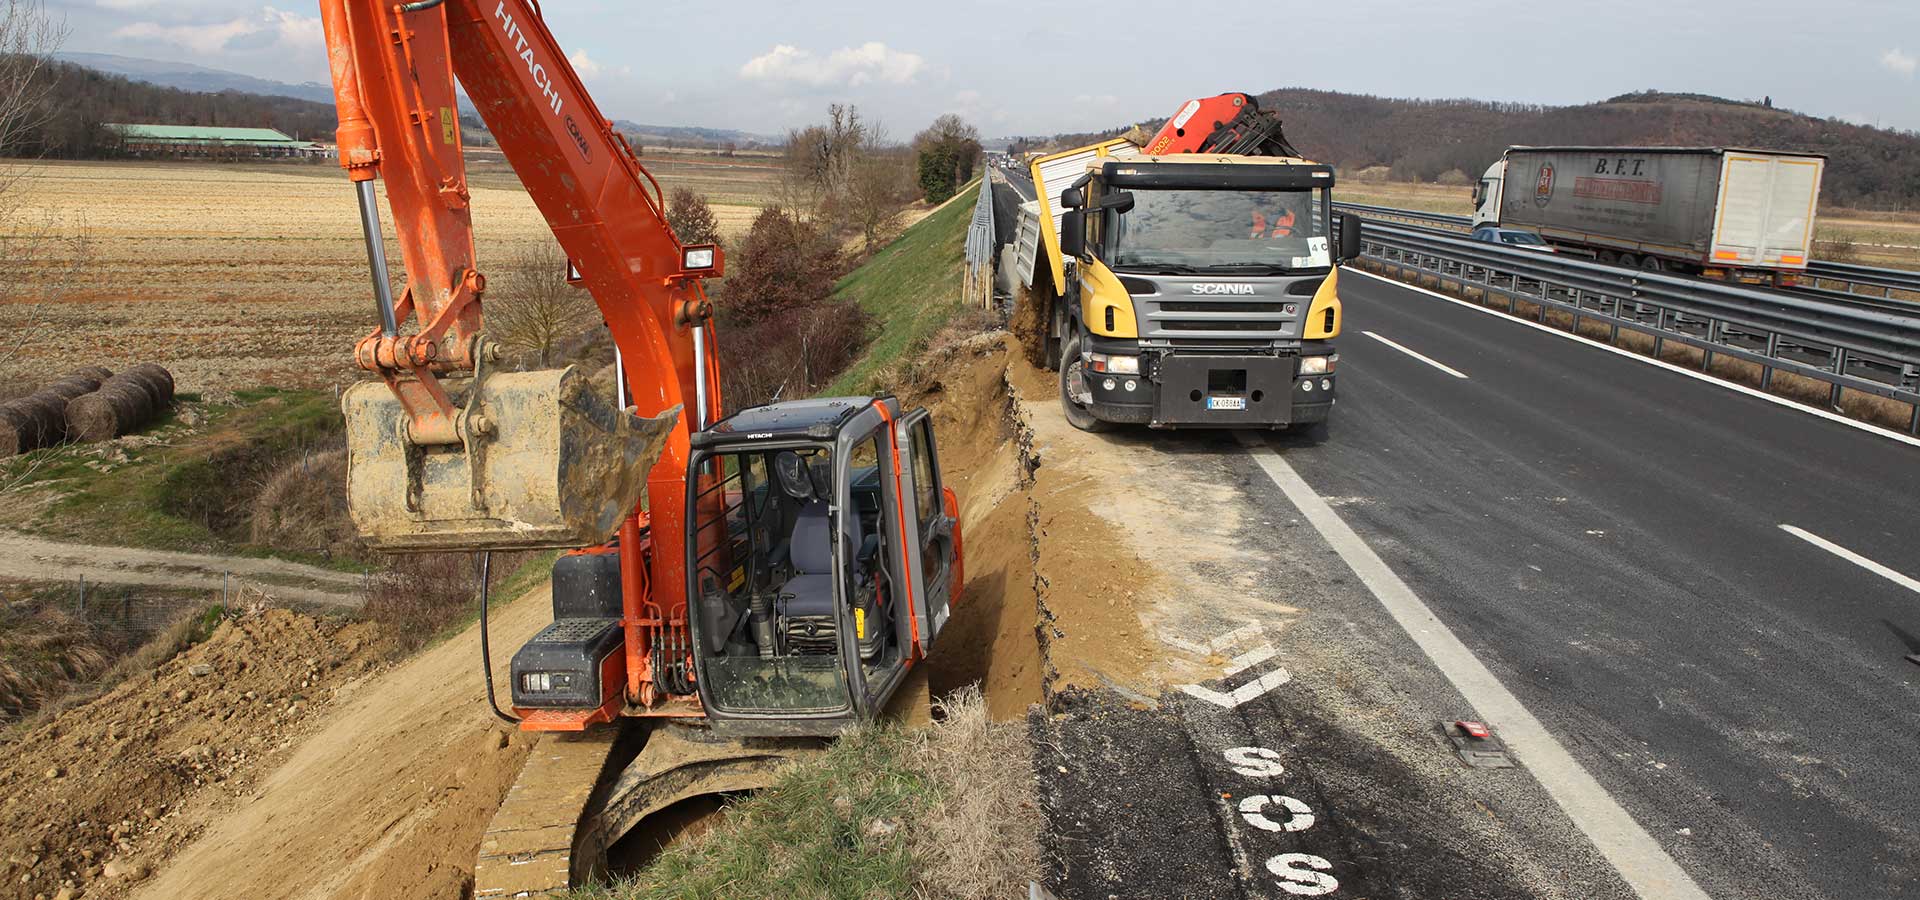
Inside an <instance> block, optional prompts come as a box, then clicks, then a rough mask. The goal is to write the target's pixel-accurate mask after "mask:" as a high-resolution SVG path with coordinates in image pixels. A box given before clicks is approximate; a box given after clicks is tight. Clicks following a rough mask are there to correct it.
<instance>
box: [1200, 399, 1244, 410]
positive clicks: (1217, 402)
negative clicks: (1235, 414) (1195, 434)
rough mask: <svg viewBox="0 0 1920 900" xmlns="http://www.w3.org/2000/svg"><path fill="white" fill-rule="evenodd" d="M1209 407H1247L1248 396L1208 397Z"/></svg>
mask: <svg viewBox="0 0 1920 900" xmlns="http://www.w3.org/2000/svg"><path fill="white" fill-rule="evenodd" d="M1207 408H1208V409H1246V408H1247V398H1245V397H1208V398H1207Z"/></svg>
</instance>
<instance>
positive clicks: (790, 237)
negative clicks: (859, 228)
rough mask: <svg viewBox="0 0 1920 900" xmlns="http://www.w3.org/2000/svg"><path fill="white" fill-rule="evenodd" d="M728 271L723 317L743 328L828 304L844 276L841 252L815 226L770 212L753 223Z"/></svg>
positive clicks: (780, 212)
mask: <svg viewBox="0 0 1920 900" xmlns="http://www.w3.org/2000/svg"><path fill="white" fill-rule="evenodd" d="M727 270H728V272H727V277H726V281H725V286H726V287H725V290H726V293H725V298H724V302H723V303H722V304H721V306H720V314H721V316H722V318H724V319H726V321H727V324H728V325H731V326H735V327H742V326H747V325H752V324H755V323H757V322H760V321H762V320H764V319H768V318H771V317H773V316H774V315H776V314H779V313H782V312H788V311H792V310H804V309H807V308H810V307H812V306H814V305H816V304H818V303H820V302H821V301H823V300H825V299H826V298H827V295H829V294H831V293H832V292H833V282H834V280H835V279H836V278H838V277H839V276H840V248H839V246H838V245H837V244H836V242H835V241H834V240H833V238H832V237H831V236H829V235H827V234H825V233H823V232H822V231H821V230H820V229H819V228H817V227H815V226H814V225H813V224H811V223H809V222H806V221H804V220H802V219H800V218H798V217H796V216H794V215H793V214H792V213H790V212H788V211H787V210H785V209H782V208H780V207H777V206H770V207H767V208H766V209H763V210H761V211H760V215H759V216H757V217H755V218H754V220H753V227H752V228H750V229H748V230H747V235H746V237H745V238H743V239H741V241H740V243H739V247H738V249H737V250H735V251H734V253H733V255H732V256H731V257H730V258H729V259H728V260H727Z"/></svg>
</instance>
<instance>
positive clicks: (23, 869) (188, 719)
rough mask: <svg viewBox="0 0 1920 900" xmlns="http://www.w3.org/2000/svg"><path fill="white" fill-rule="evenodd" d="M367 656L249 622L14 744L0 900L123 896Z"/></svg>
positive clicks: (309, 626) (327, 631)
mask: <svg viewBox="0 0 1920 900" xmlns="http://www.w3.org/2000/svg"><path fill="white" fill-rule="evenodd" d="M381 656H382V651H381V650H380V648H379V642H378V641H377V640H376V639H375V637H374V635H373V634H372V632H371V630H370V629H369V628H368V627H367V626H363V625H351V626H345V627H342V626H340V625H338V624H335V623H328V622H323V621H320V620H317V619H314V618H311V617H309V616H304V615H300V614H298V613H294V612H290V611H287V610H283V609H270V610H262V611H257V612H252V613H248V614H244V615H242V616H240V617H238V618H236V619H233V620H230V621H228V622H226V623H223V624H222V625H220V626H219V627H218V628H217V629H216V630H215V631H214V633H213V635H212V636H211V637H209V638H208V639H207V640H206V641H205V642H204V643H202V644H200V645H198V646H196V647H194V648H192V649H191V650H189V651H187V652H185V653H182V654H180V655H179V656H177V657H175V658H174V659H173V660H171V661H169V662H167V663H166V664H164V665H162V666H161V667H160V668H159V669H157V670H155V671H154V672H153V673H151V674H150V675H146V676H141V677H137V678H134V679H132V680H130V681H128V682H126V683H124V684H122V685H120V686H119V687H117V688H115V689H114V690H112V691H110V692H109V693H107V694H106V695H105V696H102V697H101V698H100V699H98V700H95V701H94V702H92V703H88V704H86V705H84V706H79V707H76V708H74V709H71V710H68V711H67V712H65V713H62V714H61V715H59V716H58V717H56V718H54V719H53V720H52V721H50V722H48V723H46V724H44V725H42V726H40V727H38V728H35V729H34V730H32V731H30V732H28V733H26V734H24V735H22V736H21V737H20V738H19V740H18V741H17V742H15V743H14V744H13V745H12V746H10V747H8V748H7V749H6V752H5V753H4V756H5V758H6V761H5V762H4V763H0V794H4V795H5V796H6V798H7V799H6V801H5V804H4V806H0V815H4V817H5V821H6V823H7V824H6V828H5V829H4V830H0V898H6V900H13V898H19V900H26V898H32V897H35V896H40V895H46V896H53V895H55V894H56V893H57V892H59V891H60V890H61V888H62V887H63V886H69V885H70V886H73V887H76V888H79V889H81V890H84V892H85V896H87V897H89V898H101V897H117V896H122V895H124V894H125V893H126V891H127V890H128V889H129V888H131V887H132V886H134V884H135V883H137V882H138V881H139V880H140V879H141V878H142V877H143V876H144V874H145V873H146V872H148V871H151V870H152V869H153V868H154V867H156V866H157V865H159V864H162V863H164V861H165V860H166V858H167V857H168V856H169V855H171V854H172V853H173V852H174V851H175V850H177V849H178V848H179V847H181V846H182V845H184V844H186V843H187V842H188V841H190V840H192V838H193V837H194V836H195V835H196V834H198V833H199V832H200V831H201V830H202V829H203V828H204V827H206V825H207V823H208V822H209V821H210V820H211V819H212V818H213V817H214V816H215V815H217V814H218V811H219V810H221V809H222V808H223V807H225V806H227V805H229V804H230V803H231V802H232V801H233V800H234V799H236V798H238V797H241V796H244V795H245V794H246V793H247V792H248V791H249V790H250V788H251V786H252V784H253V783H254V782H255V781H256V780H257V779H258V778H259V776H260V775H261V774H262V773H263V772H264V771H265V770H266V767H267V766H268V765H270V764H271V763H272V762H273V761H275V760H277V759H278V758H279V757H280V756H281V755H282V754H281V753H280V751H282V750H283V749H284V748H285V747H287V746H288V745H290V744H291V743H293V742H294V740H295V739H296V736H297V735H299V734H300V733H302V732H303V731H305V730H306V728H307V727H308V723H309V721H310V720H312V719H313V718H314V716H315V715H316V714H317V713H318V712H319V711H320V710H323V709H325V708H327V707H328V706H330V705H331V704H332V703H333V702H335V699H336V696H337V695H338V694H339V692H340V691H342V690H343V689H344V688H345V686H346V685H347V684H348V683H349V682H350V681H352V680H353V679H354V678H355V677H356V676H359V675H361V674H363V673H365V672H366V671H368V670H369V669H371V668H373V667H374V666H375V665H376V661H377V660H378V659H379V658H381Z"/></svg>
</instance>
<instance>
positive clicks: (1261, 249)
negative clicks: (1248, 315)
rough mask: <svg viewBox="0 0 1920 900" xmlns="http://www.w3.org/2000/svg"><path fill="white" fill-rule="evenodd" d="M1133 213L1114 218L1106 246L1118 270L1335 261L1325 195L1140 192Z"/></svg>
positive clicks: (1294, 265)
mask: <svg viewBox="0 0 1920 900" xmlns="http://www.w3.org/2000/svg"><path fill="white" fill-rule="evenodd" d="M1133 198H1134V205H1133V209H1131V210H1129V211H1127V212H1126V213H1123V214H1120V215H1116V216H1114V217H1113V218H1112V219H1111V220H1110V221H1111V222H1112V225H1111V231H1110V233H1109V234H1108V236H1107V239H1106V241H1104V243H1105V244H1106V260H1107V264H1108V265H1110V266H1113V267H1114V268H1116V269H1120V268H1136V269H1152V268H1155V267H1178V268H1192V269H1209V268H1245V267H1251V266H1261V267H1268V268H1276V269H1282V270H1289V271H1290V270H1294V269H1311V268H1325V267H1328V266H1331V265H1332V264H1333V257H1332V251H1331V249H1330V248H1329V247H1328V243H1327V217H1326V215H1325V209H1326V201H1327V199H1328V198H1327V196H1326V192H1324V191H1318V192H1316V191H1231V190H1144V189H1139V188H1135V189H1133Z"/></svg>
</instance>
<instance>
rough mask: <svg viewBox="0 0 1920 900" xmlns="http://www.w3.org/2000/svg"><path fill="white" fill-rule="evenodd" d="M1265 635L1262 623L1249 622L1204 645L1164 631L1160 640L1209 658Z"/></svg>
mask: <svg viewBox="0 0 1920 900" xmlns="http://www.w3.org/2000/svg"><path fill="white" fill-rule="evenodd" d="M1264 633H1265V632H1264V631H1263V630H1262V629H1261V628H1260V623H1258V622H1247V623H1246V624H1243V625H1241V626H1240V627H1239V628H1235V629H1233V630H1232V631H1229V632H1227V633H1226V634H1223V635H1221V636H1219V637H1217V638H1214V639H1213V640H1210V641H1207V642H1206V643H1204V644H1196V643H1194V642H1192V641H1189V640H1185V639H1183V638H1180V637H1177V636H1175V635H1171V634H1168V633H1166V632H1164V631H1163V632H1160V640H1161V641H1163V642H1165V643H1167V644H1168V645H1170V646H1174V647H1178V648H1180V649H1182V650H1185V651H1187V652H1188V653H1192V654H1196V655H1198V656H1207V655H1210V654H1213V653H1217V652H1219V651H1221V650H1225V649H1227V648H1228V647H1235V646H1239V645H1240V644H1242V643H1245V642H1246V641H1247V640H1248V639H1250V638H1256V637H1259V636H1260V635H1262V634H1264Z"/></svg>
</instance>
